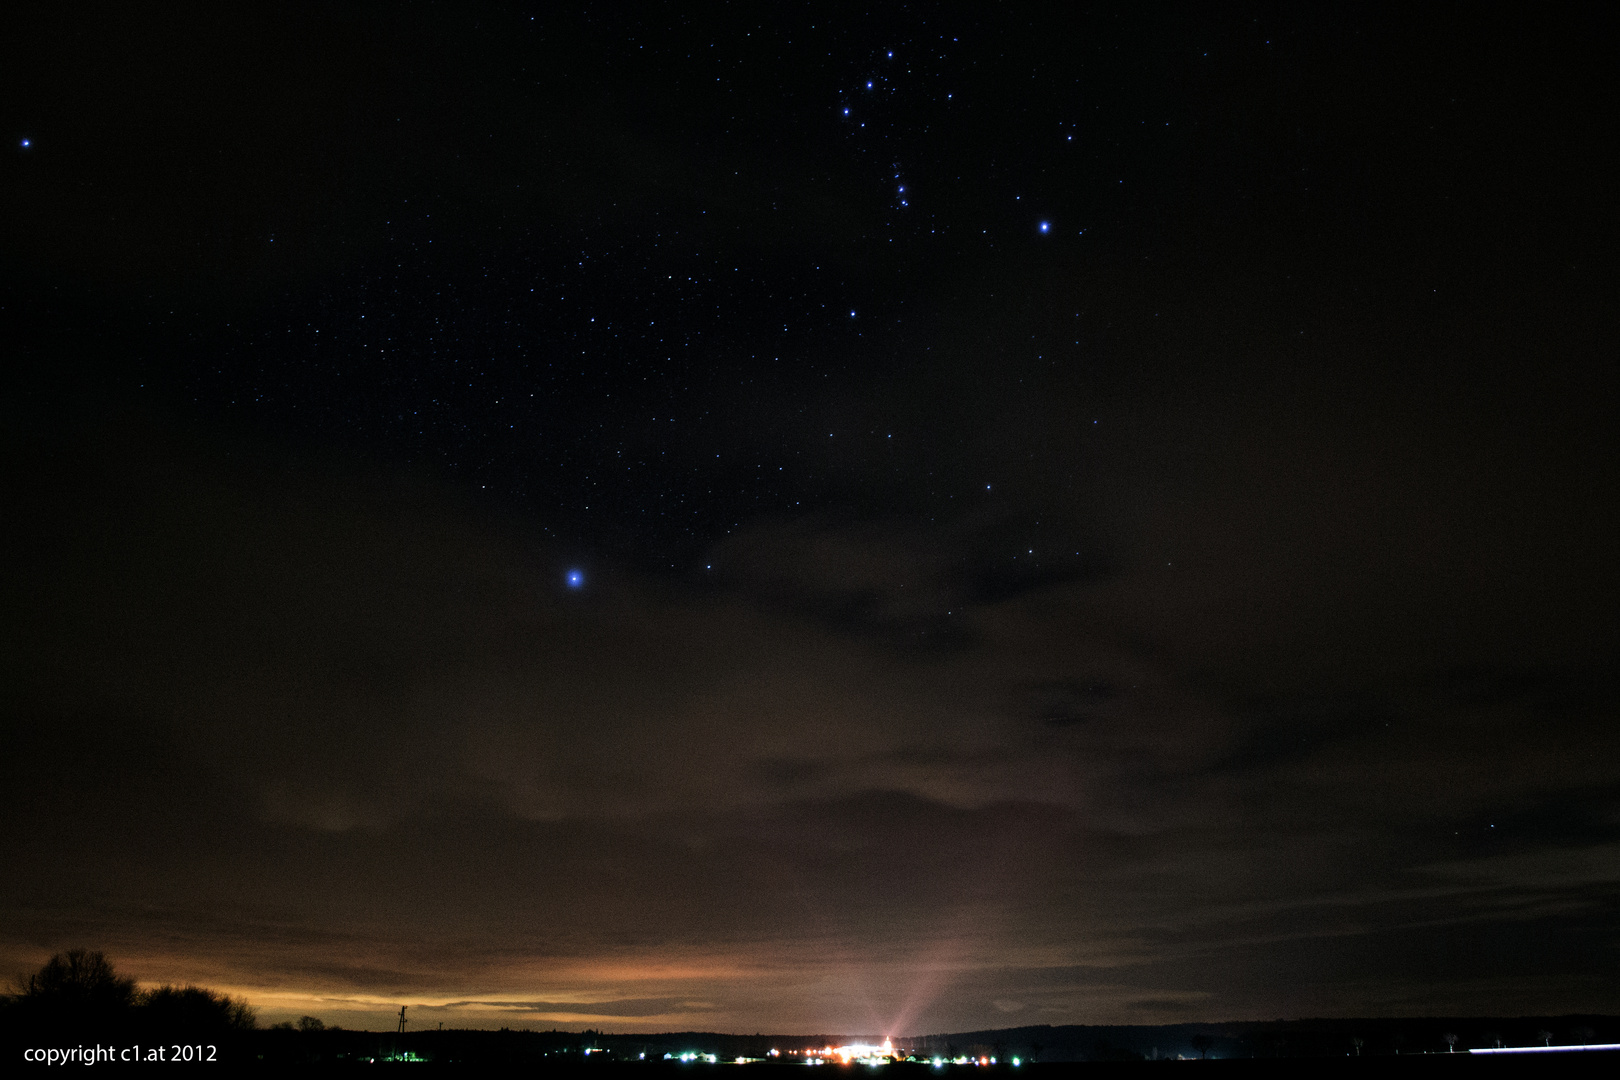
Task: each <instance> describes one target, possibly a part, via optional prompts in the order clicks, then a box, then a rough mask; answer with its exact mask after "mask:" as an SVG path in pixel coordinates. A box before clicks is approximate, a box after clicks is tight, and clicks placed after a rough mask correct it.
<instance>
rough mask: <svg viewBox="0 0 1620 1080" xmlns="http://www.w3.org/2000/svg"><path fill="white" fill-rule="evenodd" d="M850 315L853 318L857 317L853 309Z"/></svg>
mask: <svg viewBox="0 0 1620 1080" xmlns="http://www.w3.org/2000/svg"><path fill="white" fill-rule="evenodd" d="M849 317H850V318H852V319H853V318H854V317H855V313H854V312H853V311H851V312H850V313H849Z"/></svg>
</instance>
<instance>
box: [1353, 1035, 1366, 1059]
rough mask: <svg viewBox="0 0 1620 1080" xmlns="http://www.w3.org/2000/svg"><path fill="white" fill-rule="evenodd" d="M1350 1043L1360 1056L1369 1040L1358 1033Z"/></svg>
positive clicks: (1357, 1055)
mask: <svg viewBox="0 0 1620 1080" xmlns="http://www.w3.org/2000/svg"><path fill="white" fill-rule="evenodd" d="M1350 1045H1351V1046H1352V1047H1354V1048H1355V1051H1356V1057H1360V1056H1361V1048H1362V1047H1363V1046H1366V1045H1367V1040H1366V1039H1363V1038H1362V1037H1361V1036H1360V1035H1357V1036H1355V1037H1354V1038H1352V1039H1351V1040H1350Z"/></svg>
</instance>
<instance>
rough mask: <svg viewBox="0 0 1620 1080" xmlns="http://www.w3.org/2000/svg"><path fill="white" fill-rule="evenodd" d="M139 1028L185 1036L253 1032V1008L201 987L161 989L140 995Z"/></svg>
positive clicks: (162, 987)
mask: <svg viewBox="0 0 1620 1080" xmlns="http://www.w3.org/2000/svg"><path fill="white" fill-rule="evenodd" d="M140 1013H141V1016H140V1020H141V1022H142V1026H143V1027H145V1028H149V1029H151V1030H153V1031H158V1032H164V1033H167V1034H172V1035H179V1036H185V1037H200V1036H204V1035H213V1036H219V1035H226V1034H229V1033H231V1032H234V1031H252V1030H253V1029H254V1028H255V1027H257V1026H258V1025H257V1024H256V1023H255V1018H254V1013H253V1009H252V1008H250V1007H249V1006H248V1004H247V1003H246V1002H244V1001H238V1000H236V999H235V998H232V997H229V996H227V995H225V994H221V993H218V992H216V991H213V990H206V989H204V988H203V987H201V986H160V987H158V988H157V989H155V990H149V991H147V992H146V993H145V994H142V995H141V1001H140Z"/></svg>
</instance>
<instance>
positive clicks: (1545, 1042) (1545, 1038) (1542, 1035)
mask: <svg viewBox="0 0 1620 1080" xmlns="http://www.w3.org/2000/svg"><path fill="white" fill-rule="evenodd" d="M1536 1038H1538V1039H1540V1040H1541V1045H1542V1046H1551V1045H1552V1032H1550V1031H1548V1030H1547V1029H1546V1028H1542V1029H1541V1030H1540V1031H1538V1032H1536Z"/></svg>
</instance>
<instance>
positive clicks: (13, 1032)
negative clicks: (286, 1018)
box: [0, 949, 256, 1042]
mask: <svg viewBox="0 0 1620 1080" xmlns="http://www.w3.org/2000/svg"><path fill="white" fill-rule="evenodd" d="M0 1024H3V1027H4V1030H5V1032H6V1034H7V1035H8V1036H9V1037H10V1038H11V1039H12V1040H15V1039H16V1038H17V1037H19V1036H23V1037H26V1038H27V1039H30V1040H34V1041H39V1040H44V1039H53V1040H59V1041H68V1042H73V1041H77V1042H90V1041H96V1040H117V1039H129V1038H144V1039H147V1040H160V1039H174V1040H181V1041H188V1042H197V1041H199V1040H212V1041H215V1042H219V1041H223V1040H227V1039H231V1038H235V1037H239V1036H240V1035H242V1034H243V1033H245V1032H248V1031H252V1030H253V1029H254V1028H255V1027H256V1022H255V1017H254V1012H253V1009H252V1008H250V1007H249V1006H248V1005H247V1003H246V1002H243V1001H238V1000H236V999H235V998H232V997H229V996H227V995H225V994H221V993H219V992H217V991H214V990H208V989H205V988H204V987H201V986H159V987H156V988H155V989H151V990H142V989H140V988H139V987H138V986H136V984H135V980H134V979H132V978H129V977H127V976H125V975H122V974H120V973H119V972H118V970H117V969H115V968H114V967H113V965H112V963H111V962H110V961H109V960H108V959H107V957H106V956H104V955H103V954H102V953H99V952H88V951H86V950H84V949H73V950H71V951H69V952H65V953H58V954H56V955H55V956H53V957H51V959H50V961H49V962H48V963H47V964H46V965H45V966H44V967H42V968H40V969H39V971H37V972H35V973H34V974H33V975H29V976H26V977H24V978H21V979H18V980H17V985H16V987H15V988H14V992H13V993H11V994H9V995H6V996H5V997H3V998H0Z"/></svg>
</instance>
